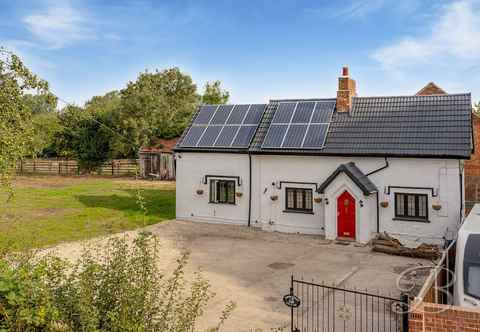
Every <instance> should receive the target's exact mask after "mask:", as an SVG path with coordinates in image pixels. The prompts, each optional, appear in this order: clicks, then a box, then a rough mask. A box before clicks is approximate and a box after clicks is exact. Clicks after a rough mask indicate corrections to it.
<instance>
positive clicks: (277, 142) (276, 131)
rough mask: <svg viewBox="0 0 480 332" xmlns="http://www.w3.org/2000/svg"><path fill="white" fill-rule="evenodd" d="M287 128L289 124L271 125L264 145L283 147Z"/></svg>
mask: <svg viewBox="0 0 480 332" xmlns="http://www.w3.org/2000/svg"><path fill="white" fill-rule="evenodd" d="M287 129H288V125H270V128H269V129H268V132H267V135H266V136H265V140H264V141H263V144H262V146H263V147H267V148H279V147H281V146H282V141H283V137H284V136H285V133H286V132H287Z"/></svg>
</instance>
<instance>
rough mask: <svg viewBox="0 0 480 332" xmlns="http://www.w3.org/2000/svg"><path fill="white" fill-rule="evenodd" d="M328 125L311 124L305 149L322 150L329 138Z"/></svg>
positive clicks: (304, 144)
mask: <svg viewBox="0 0 480 332" xmlns="http://www.w3.org/2000/svg"><path fill="white" fill-rule="evenodd" d="M327 130H328V124H326V123H324V124H311V125H310V126H309V127H308V131H307V135H306V136H305V142H304V143H303V147H304V148H311V149H312V148H315V149H317V148H322V147H323V144H325V138H326V136H327Z"/></svg>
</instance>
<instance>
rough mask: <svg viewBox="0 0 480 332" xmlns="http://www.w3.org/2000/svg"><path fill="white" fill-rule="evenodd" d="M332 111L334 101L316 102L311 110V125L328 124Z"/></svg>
mask: <svg viewBox="0 0 480 332" xmlns="http://www.w3.org/2000/svg"><path fill="white" fill-rule="evenodd" d="M334 109H335V102H334V101H322V102H317V104H316V105H315V109H314V110H313V116H312V123H329V122H330V121H331V119H332V114H333V110H334Z"/></svg>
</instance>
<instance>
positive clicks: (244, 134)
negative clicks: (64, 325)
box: [232, 126, 257, 147]
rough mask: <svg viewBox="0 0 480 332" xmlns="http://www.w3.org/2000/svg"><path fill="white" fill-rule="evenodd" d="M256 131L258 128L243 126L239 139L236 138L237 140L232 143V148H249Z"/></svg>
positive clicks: (238, 135) (239, 132)
mask: <svg viewBox="0 0 480 332" xmlns="http://www.w3.org/2000/svg"><path fill="white" fill-rule="evenodd" d="M256 129H257V126H241V127H240V130H239V131H238V134H237V137H235V140H234V141H233V143H232V146H235V147H241V146H249V145H250V141H251V140H252V138H253V135H254V134H255V130H256Z"/></svg>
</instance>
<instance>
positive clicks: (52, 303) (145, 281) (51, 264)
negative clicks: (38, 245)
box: [0, 233, 234, 332]
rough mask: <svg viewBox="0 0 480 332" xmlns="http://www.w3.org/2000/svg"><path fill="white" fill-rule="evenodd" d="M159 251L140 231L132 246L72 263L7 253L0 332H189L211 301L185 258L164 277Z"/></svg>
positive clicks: (1, 264) (121, 242) (0, 273)
mask: <svg viewBox="0 0 480 332" xmlns="http://www.w3.org/2000/svg"><path fill="white" fill-rule="evenodd" d="M157 253H158V245H157V243H156V239H155V237H154V236H153V235H151V234H149V233H141V234H140V235H139V236H138V237H136V238H135V239H134V241H133V243H129V242H128V241H127V239H126V238H118V237H115V238H112V239H110V240H109V242H108V244H107V245H106V246H105V247H104V248H100V249H99V250H92V249H85V250H84V252H83V254H82V256H81V258H80V259H79V260H78V261H76V262H75V263H68V262H67V261H65V260H62V259H60V258H57V257H55V256H53V255H32V254H30V253H22V254H15V255H8V256H7V257H5V258H3V259H1V261H0V331H99V332H100V331H175V332H177V331H178V332H183V331H185V332H186V331H193V330H195V324H196V322H197V320H198V318H199V317H201V316H202V314H203V311H204V308H205V306H206V304H207V303H208V301H209V299H210V298H211V297H212V296H213V293H212V292H211V291H210V285H209V283H208V282H207V281H206V280H205V279H204V278H202V276H201V275H200V274H198V273H197V274H196V275H195V278H194V280H193V281H191V282H189V283H187V282H186V281H185V278H184V269H185V266H186V264H187V261H188V254H186V253H185V254H183V255H182V256H181V257H180V258H179V259H178V261H177V265H176V268H175V270H174V271H173V273H172V274H171V275H170V276H168V277H166V276H163V275H162V274H161V273H160V271H159V269H158V265H157ZM233 308H234V305H233V304H229V305H227V306H226V308H225V311H224V313H223V315H222V317H221V318H220V321H219V324H218V325H217V326H216V327H214V328H213V329H212V331H219V330H220V327H221V325H222V324H223V322H224V320H225V319H227V318H228V316H229V314H230V312H231V311H232V310H233Z"/></svg>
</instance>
